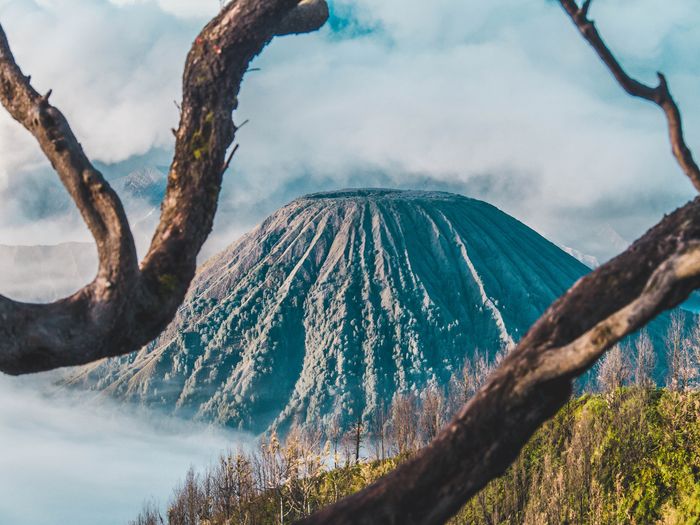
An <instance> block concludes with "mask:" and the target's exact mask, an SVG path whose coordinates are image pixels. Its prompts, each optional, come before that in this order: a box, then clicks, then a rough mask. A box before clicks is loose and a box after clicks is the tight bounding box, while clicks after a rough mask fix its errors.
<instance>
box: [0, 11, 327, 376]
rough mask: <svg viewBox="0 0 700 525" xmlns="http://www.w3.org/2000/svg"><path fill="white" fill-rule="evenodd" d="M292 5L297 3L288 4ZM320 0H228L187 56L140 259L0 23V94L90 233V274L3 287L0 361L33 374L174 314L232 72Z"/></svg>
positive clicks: (131, 341) (221, 149) (234, 78)
mask: <svg viewBox="0 0 700 525" xmlns="http://www.w3.org/2000/svg"><path fill="white" fill-rule="evenodd" d="M297 4H299V5H297ZM327 17H328V8H327V6H326V4H325V2H324V1H323V0H304V1H303V2H301V3H299V0H235V1H233V2H231V3H230V4H228V5H227V6H226V7H225V8H224V9H223V10H222V11H221V12H220V13H219V15H218V16H217V17H215V18H214V19H213V20H212V21H211V22H209V24H207V25H206V27H205V28H204V29H203V30H202V32H201V33H200V34H199V36H198V37H197V38H196V40H195V42H194V44H193V45H192V48H191V50H190V52H189V54H188V56H187V62H186V65H185V72H184V76H183V90H182V91H183V100H182V104H181V109H182V112H181V118H180V125H179V128H178V130H177V132H176V143H175V156H174V159H173V162H172V165H171V166H170V171H169V174H168V186H167V190H166V195H165V199H164V201H163V204H162V206H161V217H160V223H159V225H158V228H157V230H156V233H155V235H154V237H153V240H152V242H151V246H150V249H149V250H148V253H147V255H146V257H145V258H144V260H143V261H142V262H141V264H140V266H139V265H138V264H137V259H136V250H135V247H134V240H133V237H132V234H131V231H130V229H129V225H128V222H127V219H126V215H125V213H124V209H123V207H122V205H121V202H120V201H119V198H118V197H117V195H116V193H115V192H114V191H113V190H112V189H111V188H110V186H109V184H108V183H107V181H106V180H105V179H104V177H103V176H102V174H101V173H100V172H99V171H98V170H96V169H95V168H94V166H92V164H91V163H90V161H89V160H88V159H87V157H86V156H85V154H84V153H83V150H82V148H81V146H80V144H79V142H78V140H77V139H76V137H75V136H74V135H73V132H72V131H71V129H70V126H69V125H68V122H67V121H66V119H65V118H64V117H63V115H62V114H61V113H60V111H59V110H58V109H57V108H55V107H53V106H52V105H51V104H50V103H49V95H50V93H49V94H47V95H45V96H41V95H39V94H38V93H37V92H36V91H35V90H34V89H33V88H32V86H31V84H30V79H29V78H28V77H25V76H24V74H23V73H22V72H21V71H20V69H19V67H18V66H17V64H16V63H15V60H14V57H13V56H12V53H11V51H10V47H9V44H8V42H7V38H6V36H5V33H4V31H3V30H2V28H1V27H0V102H2V104H3V106H5V108H6V109H7V110H8V111H9V113H10V114H11V115H12V117H13V118H15V119H16V120H17V121H18V122H20V123H21V124H22V125H23V126H24V127H25V128H26V129H27V130H28V131H29V132H31V133H32V134H33V135H34V137H35V138H36V140H37V142H38V143H39V145H40V147H41V149H42V151H43V152H44V154H45V155H46V157H47V158H48V159H49V161H50V162H51V164H52V165H53V167H54V169H55V170H56V172H57V173H58V175H59V177H60V178H61V181H62V182H63V184H64V186H65V187H66V189H67V190H68V192H69V193H70V195H71V197H72V198H73V200H74V202H75V204H76V206H77V207H78V209H79V210H80V212H81V214H82V216H83V219H84V220H85V222H86V224H87V225H88V228H89V229H90V231H91V232H92V234H93V236H94V238H95V241H96V243H97V249H98V256H99V270H98V274H97V277H96V279H95V280H94V281H93V282H92V283H90V284H89V285H87V286H86V287H84V288H83V289H81V290H80V291H78V292H77V293H76V294H74V295H72V296H71V297H68V298H66V299H63V300H60V301H58V302H55V303H52V304H41V305H40V304H27V303H21V302H17V301H13V300H11V299H9V298H6V297H2V296H0V371H2V372H5V373H8V374H24V373H30V372H40V371H43V370H50V369H53V368H57V367H61V366H73V365H80V364H85V363H89V362H91V361H95V360H98V359H101V358H105V357H112V356H117V355H122V354H126V353H129V352H132V351H134V350H137V349H139V348H140V347H142V346H143V345H145V344H146V343H148V342H149V341H151V340H152V339H153V338H155V337H156V336H157V335H158V334H159V333H160V332H161V331H162V330H163V329H164V328H165V327H166V326H167V324H168V323H169V322H170V321H171V320H172V318H173V317H174V315H175V312H176V311H177V308H178V306H179V305H180V304H181V302H182V300H183V298H184V295H185V293H186V291H187V288H188V286H189V284H190V281H191V280H192V278H193V276H194V273H195V267H196V257H197V254H198V253H199V250H200V248H201V246H202V244H203V243H204V241H205V240H206V238H207V236H208V235H209V233H210V231H211V228H212V223H213V218H214V213H215V211H216V205H217V200H218V196H219V190H220V188H221V180H222V175H223V171H224V167H225V154H226V150H227V149H228V148H229V146H230V145H231V144H232V142H233V140H234V136H235V132H236V127H235V125H234V124H233V121H232V119H231V113H232V111H233V110H234V109H235V108H236V106H237V98H236V97H237V95H238V92H239V90H240V85H241V81H242V79H243V76H244V74H245V72H246V70H247V69H248V66H249V64H250V62H251V60H252V59H253V58H254V57H255V56H256V55H257V54H258V53H260V51H262V49H263V48H264V47H265V45H266V44H267V43H268V42H269V41H270V40H271V39H272V38H273V36H275V35H277V34H291V33H299V32H308V31H313V30H315V29H318V28H319V27H320V26H321V25H323V23H325V21H326V18H327Z"/></svg>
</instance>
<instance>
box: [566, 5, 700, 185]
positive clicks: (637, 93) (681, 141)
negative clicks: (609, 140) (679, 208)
mask: <svg viewBox="0 0 700 525" xmlns="http://www.w3.org/2000/svg"><path fill="white" fill-rule="evenodd" d="M559 3H560V4H561V6H562V7H563V8H564V10H565V11H566V12H567V14H568V15H569V17H570V18H571V20H572V21H573V23H574V24H575V25H576V27H578V29H579V31H580V32H581V34H582V35H583V38H585V39H586V41H587V42H588V43H589V44H590V45H591V47H592V48H593V49H594V50H595V52H596V53H597V54H598V56H599V57H600V59H601V60H602V61H603V63H604V64H605V65H606V66H607V67H608V69H609V70H610V72H611V73H612V74H613V76H614V77H615V79H616V80H617V82H618V83H619V84H620V86H621V87H622V89H624V90H625V91H626V92H627V93H628V94H630V95H632V96H633V97H638V98H642V99H644V100H648V101H649V102H653V103H654V104H656V105H657V106H659V107H660V108H661V109H662V110H663V112H664V114H665V115H666V120H667V121H668V132H669V138H670V140H671V148H672V150H673V155H674V157H676V160H677V161H678V164H679V165H680V167H681V169H682V170H683V173H685V174H686V175H687V176H688V178H689V179H690V181H691V182H692V183H693V186H695V189H696V190H698V191H700V168H699V167H698V165H697V163H696V162H695V159H694V158H693V154H692V152H691V151H690V148H689V147H688V146H687V144H686V143H685V138H684V137H683V123H682V120H681V113H680V110H679V109H678V105H677V104H676V101H675V100H674V99H673V97H672V96H671V91H670V90H669V87H668V82H667V81H666V77H665V76H664V75H663V74H662V73H657V76H658V78H659V85H658V86H656V87H651V86H648V85H646V84H643V83H642V82H640V81H638V80H636V79H634V78H632V77H630V76H629V75H628V74H627V73H626V72H625V70H624V69H623V68H622V66H621V65H620V62H618V60H617V59H616V58H615V56H614V55H613V54H612V52H611V51H610V49H609V48H608V46H607V45H606V44H605V42H604V41H603V39H602V37H601V36H600V33H599V32H598V29H597V28H596V26H595V24H594V23H593V21H592V20H590V19H589V18H588V10H589V8H590V6H591V0H586V1H585V2H584V3H583V5H582V6H581V7H580V8H579V7H578V5H577V4H576V2H575V1H574V0H559Z"/></svg>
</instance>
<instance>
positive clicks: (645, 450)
mask: <svg viewBox="0 0 700 525" xmlns="http://www.w3.org/2000/svg"><path fill="white" fill-rule="evenodd" d="M678 321H679V319H674V320H673V321H672V322H671V324H670V329H669V333H668V336H667V344H666V349H665V350H666V353H667V357H666V360H667V362H668V363H669V370H668V379H667V387H666V388H657V387H656V386H654V384H653V383H652V382H651V381H650V377H651V375H650V374H651V370H652V369H653V367H654V360H653V356H654V354H655V352H654V348H653V346H652V344H651V341H650V339H649V337H648V336H647V334H646V333H644V332H642V333H641V334H640V335H639V337H638V338H637V339H636V340H635V341H634V342H633V343H632V344H630V345H629V346H628V348H627V349H623V348H621V347H616V348H615V349H613V350H612V351H611V352H610V353H609V354H608V355H607V356H606V358H605V359H604V360H603V361H602V362H601V363H600V364H599V365H598V367H597V368H596V369H595V370H594V372H595V377H594V378H593V379H592V381H591V383H590V389H591V390H595V392H593V391H591V392H586V393H584V394H583V395H581V396H580V397H578V398H576V399H573V400H571V401H570V402H569V403H568V404H567V405H566V406H565V407H564V409H562V410H561V411H560V412H559V413H558V414H557V416H556V417H555V418H553V419H552V420H550V421H549V422H547V423H546V424H545V425H544V426H543V427H542V428H541V429H540V430H539V431H538V432H537V433H536V434H535V436H534V437H533V438H532V439H531V440H530V442H529V443H528V444H527V445H526V447H525V448H524V449H523V450H522V452H521V454H520V456H519V457H518V459H517V460H516V461H515V462H514V463H513V464H512V465H511V466H510V468H509V469H508V470H507V471H506V472H505V474H504V475H503V476H501V477H500V478H498V479H495V480H493V481H492V482H490V483H489V484H488V485H487V486H486V488H485V489H483V490H482V491H481V492H480V493H479V494H477V496H476V497H474V498H473V499H472V500H470V501H469V502H468V503H467V504H466V506H464V507H463V508H462V509H461V511H460V512H459V513H458V514H457V516H455V517H454V518H453V519H452V521H451V522H450V523H453V524H467V523H469V524H471V523H476V524H488V525H490V524H501V523H523V524H533V525H534V524H537V525H540V524H561V523H570V524H574V523H581V524H583V523H586V524H588V523H590V524H608V523H609V524H618V523H632V524H635V523H636V524H648V523H664V524H685V523H700V390H698V387H699V386H700V371H699V367H698V365H699V364H700V352H698V350H699V349H700V339H698V334H699V333H700V332H698V331H697V330H690V331H689V332H687V333H684V332H683V331H681V332H680V335H679V332H678V326H679V324H678ZM696 332H697V333H696ZM625 350H626V351H625ZM628 356H631V357H628ZM501 358H502V356H497V357H496V359H494V360H493V361H492V362H488V361H487V360H486V358H485V356H484V355H482V354H479V353H478V352H477V353H475V355H474V358H473V360H471V361H470V360H467V362H466V364H465V366H464V369H463V370H462V371H461V373H460V374H459V375H455V376H454V377H453V378H452V380H451V381H450V383H449V385H448V387H447V389H446V390H445V391H442V390H441V389H439V388H437V387H435V386H430V387H428V388H426V389H425V390H424V391H422V392H420V393H408V394H403V395H398V396H396V397H395V399H394V400H393V402H392V404H391V406H389V407H388V408H387V409H386V410H385V409H384V408H383V407H380V409H378V410H376V411H375V414H374V415H373V417H372V418H371V420H370V421H368V422H364V423H363V421H356V422H355V423H354V424H352V425H350V427H349V428H347V429H346V430H344V431H343V430H341V429H340V425H339V424H338V422H337V421H334V422H331V424H330V425H327V427H326V428H325V429H323V431H322V430H321V429H314V430H308V429H306V430H302V429H301V428H300V427H294V428H292V429H291V431H290V432H289V433H288V434H287V436H286V439H285V440H284V442H281V441H280V439H278V436H277V435H276V434H275V433H272V434H271V435H269V436H267V437H265V438H263V439H261V440H260V443H259V446H258V448H257V450H255V451H247V452H244V451H238V452H236V453H228V454H224V455H222V456H221V457H220V458H219V461H218V463H217V464H216V465H214V466H212V467H210V468H208V469H207V470H206V471H204V472H203V473H199V474H198V473H196V472H195V471H194V470H192V469H191V470H190V471H189V472H188V473H187V475H186V477H185V479H184V481H183V482H182V483H181V484H180V485H179V486H178V487H177V488H176V489H175V491H174V493H173V496H172V498H171V501H170V502H169V504H168V506H167V510H166V511H165V512H164V513H162V514H161V512H160V511H159V510H158V509H157V507H156V506H154V505H153V503H152V502H149V503H147V504H146V505H145V506H144V509H143V510H142V512H141V514H140V516H139V517H138V518H137V519H136V520H135V521H132V522H131V524H133V525H157V524H165V523H167V524H168V525H229V524H251V525H252V524H285V523H292V522H293V521H295V520H297V519H300V518H302V517H305V516H308V515H310V514H311V513H313V512H314V511H316V510H318V509H320V508H322V507H324V506H326V505H329V504H331V503H334V502H336V501H338V500H340V499H341V498H343V497H344V496H347V495H349V494H351V493H353V492H356V491H358V490H360V489H362V488H363V487H365V486H367V485H368V484H370V483H372V482H373V481H375V480H377V479H378V478H379V477H381V476H383V475H384V474H386V473H387V472H389V471H390V470H391V469H393V468H394V467H395V466H396V465H398V464H399V463H401V462H402V461H404V460H405V459H407V458H409V457H411V456H412V455H413V454H415V453H416V452H417V451H418V450H419V449H420V448H421V447H422V446H424V445H425V444H427V443H428V442H429V441H430V440H431V439H432V438H433V437H434V436H435V435H436V434H437V432H438V430H439V429H440V428H441V426H442V425H443V424H444V423H445V422H446V420H447V419H449V418H450V417H451V416H452V415H453V413H454V412H455V411H456V410H457V409H458V408H459V407H460V406H461V405H462V403H463V402H464V401H465V400H466V399H468V398H469V397H470V396H471V395H473V393H474V392H475V391H476V390H477V389H478V388H479V386H480V385H481V384H482V383H483V381H484V380H485V378H486V377H487V376H488V374H489V373H490V370H491V369H492V368H493V367H494V366H497V362H498V360H499V359H501ZM674 363H675V364H674Z"/></svg>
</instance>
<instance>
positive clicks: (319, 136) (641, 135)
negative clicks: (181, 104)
mask: <svg viewBox="0 0 700 525" xmlns="http://www.w3.org/2000/svg"><path fill="white" fill-rule="evenodd" d="M218 7H219V2H218V0H216V1H214V0H211V1H208V2H202V1H200V0H190V1H186V0H178V1H172V0H170V1H167V0H161V1H158V2H156V1H140V0H113V1H112V2H109V1H107V0H80V1H68V0H44V1H42V2H36V1H31V0H22V1H19V0H5V1H4V2H1V3H0V20H2V21H3V23H4V24H5V28H6V30H7V32H8V34H9V37H10V41H11V44H12V47H13V49H14V50H15V53H16V55H17V58H18V61H19V63H20V64H21V65H22V67H23V68H24V69H25V71H27V72H28V73H32V74H33V78H34V82H35V84H36V85H37V86H38V87H39V88H41V89H42V90H46V89H48V88H49V87H52V88H54V101H55V103H56V104H57V105H59V106H60V107H61V108H62V109H63V110H64V112H65V113H66V114H67V115H68V117H69V119H70V121H71V123H72V124H73V126H74V128H75V130H76V133H77V134H78V135H79V137H80V139H81V140H82V142H83V143H84V145H85V147H86V150H87V151H88V153H89V154H90V155H91V156H92V157H93V158H95V159H99V160H102V161H105V162H119V161H122V160H124V159H127V158H128V157H130V156H132V155H136V154H143V153H145V152H148V151H149V150H150V149H151V148H169V147H171V146H172V137H171V134H170V131H169V130H170V128H171V127H173V126H174V125H175V124H176V121H177V110H176V108H175V105H174V103H173V101H174V100H176V99H178V98H179V89H180V87H179V82H180V76H181V70H182V66H183V63H184V57H185V54H186V51H187V48H188V46H189V43H190V42H191V40H192V38H193V37H194V35H195V34H196V32H197V31H198V30H199V28H200V27H201V26H202V24H203V22H204V20H206V18H207V17H208V16H210V15H211V14H212V13H214V12H216V10H217V9H218ZM333 7H334V10H335V11H336V12H337V13H339V14H341V15H348V13H351V14H352V16H354V17H355V18H356V20H355V22H354V24H353V25H352V27H353V28H354V29H358V28H359V29H363V28H372V29H373V31H372V32H370V33H369V34H365V35H364V36H362V31H355V34H354V36H353V32H352V31H346V33H342V32H341V33H340V34H331V32H330V30H329V29H325V30H324V31H322V32H321V33H318V34H315V35H310V36H304V37H289V38H284V39H278V40H276V41H275V42H274V43H273V44H272V45H271V46H270V48H269V49H267V50H266V52H265V53H264V55H263V57H262V58H261V59H260V60H259V61H258V64H257V65H258V66H260V67H261V68H262V71H260V72H256V73H251V74H250V75H249V77H248V78H247V79H246V82H245V84H244V88H243V92H242V95H241V106H240V110H239V112H238V115H237V120H238V121H239V122H240V121H242V120H244V119H246V118H250V120H251V122H250V124H248V126H246V127H245V128H244V129H243V130H241V132H240V134H239V140H240V142H241V144H242V148H241V150H240V154H239V155H238V156H237V158H236V160H235V163H234V164H235V169H234V173H233V174H231V175H229V176H228V177H227V183H226V184H227V186H226V191H225V194H224V198H223V200H222V203H221V209H222V210H223V214H222V216H220V217H219V218H218V220H217V232H218V237H217V238H218V239H219V241H217V244H216V247H220V244H221V243H222V242H227V241H230V240H232V239H229V238H227V235H229V236H233V233H227V232H229V230H230V232H237V233H238V232H240V231H241V230H242V229H243V228H244V227H247V226H248V224H249V222H250V220H251V218H250V217H246V221H244V222H245V224H243V223H241V222H240V220H241V219H240V214H238V215H237V214H236V212H235V209H236V206H237V205H240V204H241V203H247V207H248V208H252V207H253V206H252V203H254V202H256V201H260V200H261V199H263V200H264V199H265V198H268V197H269V195H270V193H274V194H275V195H278V197H275V199H276V200H275V203H276V204H281V203H282V202H283V201H284V200H288V199H291V198H293V197H294V196H295V195H294V194H293V191H294V189H295V188H298V187H299V184H297V182H296V181H297V180H298V179H300V178H302V177H305V178H306V179H307V183H306V184H305V185H304V188H305V189H315V186H314V185H316V186H317V187H318V188H319V189H320V188H321V187H328V186H331V185H335V186H342V185H344V184H347V183H349V182H353V183H357V184H363V183H370V182H372V181H374V180H375V178H376V177H375V174H376V173H377V172H384V173H385V174H386V176H385V177H384V179H383V180H385V181H386V183H388V184H393V185H397V186H401V185H406V184H407V183H410V181H411V180H412V179H411V178H410V177H409V178H407V174H412V175H421V176H423V177H425V179H426V180H432V181H433V182H434V184H435V185H437V186H439V185H449V186H450V187H452V188H454V189H457V190H459V189H460V188H461V189H462V191H467V192H471V193H474V196H477V197H479V196H481V197H484V198H488V199H489V200H491V201H493V202H494V203H495V204H497V205H498V206H500V207H501V208H503V209H504V210H505V211H508V212H510V213H512V214H514V215H516V216H517V217H519V218H521V219H522V220H524V221H525V222H527V223H528V224H530V225H531V226H533V227H535V228H536V229H538V230H540V231H542V232H543V233H544V234H546V235H549V236H552V237H553V240H555V241H558V242H560V243H563V244H566V245H573V246H576V247H577V248H579V249H581V250H584V251H586V250H587V249H588V247H594V246H597V244H598V242H599V240H600V239H598V238H597V237H596V234H595V233H594V232H595V231H597V230H598V229H600V228H602V227H606V228H607V227H611V228H614V229H615V230H618V231H619V233H621V234H622V235H623V236H624V237H627V238H631V237H634V236H635V235H638V234H639V233H640V232H641V231H642V230H643V229H644V228H645V227H646V226H649V225H651V224H652V223H653V222H654V221H655V220H656V218H657V217H658V211H659V208H661V209H668V208H670V207H673V206H674V205H678V204H681V203H682V202H683V201H684V200H686V199H688V198H689V197H691V196H692V193H693V192H692V189H691V187H690V185H689V184H688V183H687V181H685V180H684V179H683V177H682V175H681V174H680V172H679V170H678V169H677V168H676V166H675V165H674V163H673V159H672V158H671V156H670V155H669V152H668V150H669V147H668V144H667V139H666V136H665V129H664V125H665V123H664V121H663V117H662V115H661V114H660V112H659V111H658V110H657V109H656V108H654V107H653V106H651V105H649V104H646V103H644V102H640V101H636V100H631V99H629V98H628V97H627V96H626V95H625V94H624V93H622V92H621V90H620V89H619V87H618V86H617V85H616V84H615V83H614V81H613V80H612V79H611V77H610V75H609V73H608V72H607V71H606V70H605V69H604V68H603V67H602V66H601V65H600V64H599V62H598V59H597V57H596V56H595V55H594V53H593V51H592V50H591V49H589V48H588V47H587V46H586V44H585V43H584V42H583V41H582V39H581V38H580V36H579V35H578V33H577V32H576V30H575V29H574V28H573V26H572V25H571V23H570V22H569V21H568V19H567V18H566V17H565V15H564V14H563V13H562V12H561V9H560V8H559V7H557V6H556V5H555V3H553V2H547V1H545V0H541V1H537V2H528V3H523V2H519V1H517V0H508V1H505V2H498V3H493V2H492V3H488V2H480V1H476V0H470V1H466V2H458V3H455V2H452V1H448V0H438V1H435V2H423V1H418V0H411V1H406V0H385V1H383V2H379V3H378V2H375V1H370V0H336V1H335V2H334V3H333ZM592 15H593V16H594V18H595V19H596V20H597V22H598V25H599V27H601V30H602V31H603V32H604V35H605V36H606V38H607V39H608V40H609V41H610V44H611V46H613V48H614V49H615V50H616V52H618V54H619V55H620V57H621V59H622V60H623V62H624V63H625V64H626V65H627V66H628V67H629V68H630V69H631V70H632V71H634V72H635V73H636V74H640V75H641V76H642V77H643V78H644V79H647V80H653V78H654V71H655V69H656V68H657V67H661V68H663V69H664V70H665V71H666V72H668V73H669V78H670V80H671V82H672V88H673V91H674V94H675V95H676V97H677V98H678V101H679V103H680V104H681V107H682V108H683V111H684V117H685V121H686V127H687V131H688V137H689V141H690V143H691V145H693V144H695V143H697V140H696V138H697V137H700V131H699V129H700V113H699V112H698V110H697V109H695V108H694V106H693V105H692V104H691V102H692V101H693V100H694V94H695V93H696V92H697V91H698V88H700V70H699V69H698V68H697V67H695V66H693V65H692V64H693V62H694V59H693V60H691V56H694V54H695V53H696V52H697V50H698V49H700V37H699V36H697V34H696V33H697V32H694V31H691V30H690V28H692V27H696V26H697V23H698V22H700V20H698V18H700V14H699V13H698V11H697V10H696V9H695V6H694V4H693V3H692V2H690V1H689V0H684V1H679V2H674V4H673V6H669V5H668V3H667V2H663V0H644V1H643V2H631V1H623V0H620V1H616V2H604V3H596V4H594V7H593V10H592ZM39 34H40V35H42V37H41V38H37V35H39ZM358 35H359V36H358ZM691 54H692V55H691ZM0 159H1V160H0V200H3V201H4V202H5V204H6V206H5V208H6V209H7V210H10V209H12V199H14V198H15V197H14V196H13V194H12V192H8V190H7V188H17V187H18V184H17V180H18V179H20V178H22V177H24V173H25V172H26V170H27V169H30V170H33V169H34V167H35V165H36V164H37V163H39V162H40V159H41V158H40V156H39V154H38V152H37V150H36V147H35V146H34V145H33V143H32V140H31V138H29V137H28V136H27V134H26V132H24V131H23V130H21V129H19V127H18V126H16V125H14V124H10V123H8V122H7V119H6V118H4V119H0ZM363 172H364V173H365V176H364V178H363V176H362V173H363ZM3 187H4V188H5V191H3ZM285 188H288V189H285ZM601 196H605V197H606V198H608V199H609V200H610V203H611V206H612V207H613V209H612V210H610V212H611V213H606V214H605V215H606V217H605V219H604V220H603V219H600V220H597V221H596V220H595V218H593V217H591V216H590V215H591V213H592V212H593V211H598V210H599V208H600V207H601V206H602V203H601ZM615 196H617V197H615ZM613 197H614V198H613ZM640 198H641V199H651V200H654V202H655V203H656V205H653V206H650V207H648V208H646V209H645V210H634V209H633V208H631V207H629V206H627V204H629V202H630V201H632V200H635V199H640ZM615 208H619V209H620V210H621V211H620V212H619V213H618V214H617V215H616V214H615V213H614V212H615ZM623 208H624V210H623ZM259 209H261V208H260V207H259ZM226 210H233V211H232V213H228V214H227V212H226ZM266 211H269V210H266ZM17 213H18V214H20V215H21V214H22V213H23V212H22V210H18V211H17ZM17 213H15V212H12V213H10V212H9V211H8V212H6V213H4V214H3V215H4V216H5V217H6V218H3V217H0V242H3V240H4V239H3V236H9V226H10V223H12V225H13V226H12V228H13V231H14V230H15V227H16V224H17V222H19V221H18V220H17V219H15V220H14V221H13V220H12V217H14V216H15V215H16V214H17ZM8 215H9V217H8ZM260 218H261V217H255V220H258V219H260ZM231 221H238V222H235V223H233V224H232V223H231ZM69 222H71V223H72V222H74V221H69ZM72 231H73V230H71V232H72ZM84 234H85V232H84V230H81V231H80V234H79V235H76V234H75V233H70V234H66V237H67V238H70V239H73V240H76V239H77V238H78V237H79V238H80V239H83V238H84V236H85V235H84ZM4 242H8V241H7V240H4ZM210 245H211V243H210ZM595 249H598V248H595ZM595 255H598V256H601V255H604V254H602V252H601V253H596V254H595ZM605 255H609V254H605Z"/></svg>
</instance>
